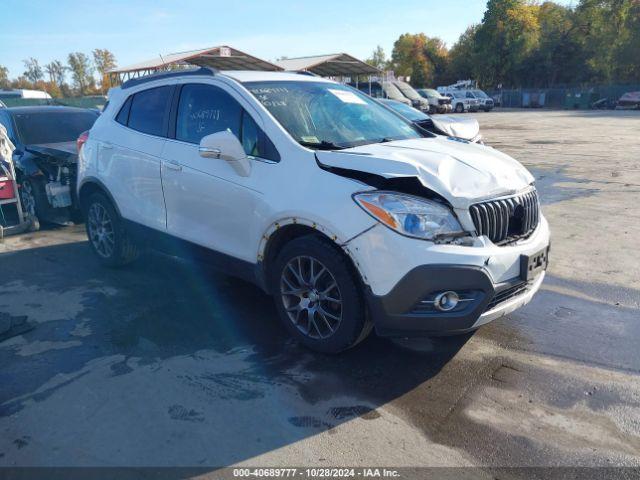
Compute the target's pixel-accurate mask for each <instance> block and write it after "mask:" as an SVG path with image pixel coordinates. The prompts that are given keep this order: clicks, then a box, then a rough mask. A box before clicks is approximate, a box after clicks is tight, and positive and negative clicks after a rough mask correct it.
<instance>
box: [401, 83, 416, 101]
mask: <svg viewBox="0 0 640 480" xmlns="http://www.w3.org/2000/svg"><path fill="white" fill-rule="evenodd" d="M395 85H396V86H397V87H398V88H399V89H400V91H401V92H402V93H404V95H405V96H406V97H407V98H410V99H411V100H415V99H420V98H421V97H420V94H419V93H418V92H416V91H415V90H414V89H413V87H412V86H411V85H409V84H408V83H404V82H396V84H395Z"/></svg>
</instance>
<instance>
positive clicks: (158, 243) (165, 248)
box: [123, 219, 267, 292]
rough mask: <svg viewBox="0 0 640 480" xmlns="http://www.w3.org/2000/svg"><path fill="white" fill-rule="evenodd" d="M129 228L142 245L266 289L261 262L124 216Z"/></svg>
mask: <svg viewBox="0 0 640 480" xmlns="http://www.w3.org/2000/svg"><path fill="white" fill-rule="evenodd" d="M123 221H124V223H125V225H126V228H127V231H128V232H129V233H130V234H131V235H132V236H133V237H134V239H135V240H136V242H137V243H138V244H139V245H140V246H142V247H146V248H149V249H151V250H155V251H158V252H161V253H164V254H166V255H171V256H176V257H180V258H182V259H185V260H187V261H189V262H193V263H197V264H206V265H208V266H210V267H212V268H214V269H216V270H219V271H220V272H222V273H225V274H228V275H231V276H234V277H238V278H241V279H242V280H245V281H247V282H250V283H253V284H254V285H257V286H258V287H260V288H261V289H262V290H264V291H265V292H266V291H267V289H266V287H265V285H264V280H263V275H262V265H261V264H260V263H251V262H247V261H245V260H240V259H238V258H235V257H232V256H230V255H227V254H224V253H221V252H218V251H216V250H211V249H209V248H206V247H203V246H201V245H197V244H195V243H192V242H189V241H187V240H183V239H180V238H177V237H174V236H172V235H169V234H168V233H166V232H160V231H158V230H155V229H153V228H150V227H146V226H144V225H141V224H139V223H136V222H132V221H131V220H125V219H123Z"/></svg>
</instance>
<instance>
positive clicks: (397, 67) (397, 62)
mask: <svg viewBox="0 0 640 480" xmlns="http://www.w3.org/2000/svg"><path fill="white" fill-rule="evenodd" d="M442 65H446V48H445V46H444V43H443V42H442V41H441V40H440V39H437V38H430V37H427V36H426V35H425V34H424V33H418V34H415V35H414V34H410V33H405V34H402V35H400V37H399V38H398V39H397V40H396V41H395V43H394V44H393V52H392V53H391V66H392V67H393V70H394V72H395V73H396V75H400V76H405V77H411V84H412V85H414V86H416V87H424V86H429V85H432V84H433V83H434V81H435V79H436V75H437V73H438V72H439V70H438V68H440V70H441V72H444V71H445V70H446V67H443V66H442Z"/></svg>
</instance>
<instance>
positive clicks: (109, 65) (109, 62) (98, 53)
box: [92, 48, 117, 94]
mask: <svg viewBox="0 0 640 480" xmlns="http://www.w3.org/2000/svg"><path fill="white" fill-rule="evenodd" d="M92 53H93V63H94V64H95V66H96V70H97V71H98V75H99V76H100V89H101V90H102V93H103V94H104V93H106V91H107V90H108V89H109V88H111V81H110V79H109V74H108V73H107V72H108V71H109V70H111V69H113V68H116V66H117V64H116V57H115V55H114V54H113V53H111V52H110V51H109V50H107V49H101V48H96V49H95V50H94V51H93V52H92Z"/></svg>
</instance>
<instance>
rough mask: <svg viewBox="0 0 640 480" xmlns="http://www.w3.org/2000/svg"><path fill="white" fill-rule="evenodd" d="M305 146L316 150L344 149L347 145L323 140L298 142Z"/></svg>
mask: <svg viewBox="0 0 640 480" xmlns="http://www.w3.org/2000/svg"><path fill="white" fill-rule="evenodd" d="M298 143H299V144H300V145H302V146H303V147H309V148H315V149H316V150H344V149H345V148H348V147H345V146H342V145H337V144H335V143H333V142H327V141H326V140H322V141H321V142H319V143H317V142H298Z"/></svg>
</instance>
